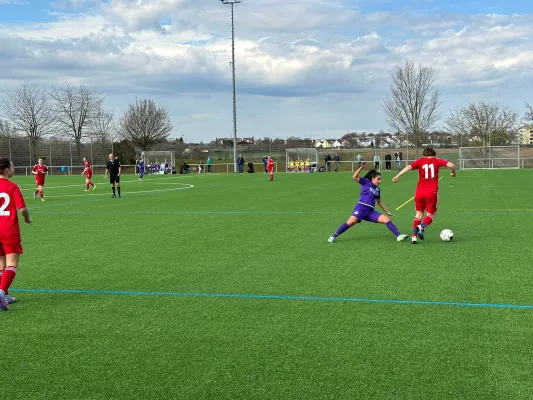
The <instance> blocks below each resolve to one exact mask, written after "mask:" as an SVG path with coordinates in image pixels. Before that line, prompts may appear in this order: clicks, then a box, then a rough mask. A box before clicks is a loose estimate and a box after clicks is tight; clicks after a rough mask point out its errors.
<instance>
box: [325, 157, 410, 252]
mask: <svg viewBox="0 0 533 400" xmlns="http://www.w3.org/2000/svg"><path fill="white" fill-rule="evenodd" d="M365 165H366V163H362V164H361V166H360V167H359V169H358V170H357V171H355V173H354V175H353V179H354V181H356V182H357V183H359V184H360V185H361V193H360V195H359V201H358V202H357V204H356V205H355V207H354V209H353V212H352V215H351V216H350V218H348V221H347V222H345V223H344V224H342V225H341V226H339V229H337V231H336V232H335V233H334V234H333V235H331V236H330V237H329V239H328V242H330V243H332V242H333V241H334V240H335V239H336V238H337V236H339V235H340V234H342V233H344V232H346V231H347V230H348V229H349V228H351V227H352V226H354V225H355V224H357V223H360V222H363V221H369V222H374V223H380V224H385V225H387V228H389V230H390V231H391V232H392V233H393V234H394V236H396V240H397V241H398V242H401V241H402V240H405V239H407V237H408V236H407V235H404V234H401V233H400V231H399V230H398V228H396V226H395V225H394V224H393V223H392V221H391V220H390V219H389V218H388V217H387V216H385V215H383V214H381V213H380V212H378V211H376V210H374V206H375V204H376V203H378V205H379V206H380V207H381V208H382V209H383V211H385V212H386V213H387V214H388V215H392V216H394V214H392V213H391V212H390V211H389V210H387V207H385V204H383V202H382V201H381V194H380V191H379V187H378V186H379V184H380V183H381V174H380V173H379V172H377V171H376V170H375V169H373V170H370V171H368V173H367V174H366V175H365V177H364V178H359V174H360V173H361V171H362V169H363V167H364V166H365Z"/></svg>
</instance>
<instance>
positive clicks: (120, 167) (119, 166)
mask: <svg viewBox="0 0 533 400" xmlns="http://www.w3.org/2000/svg"><path fill="white" fill-rule="evenodd" d="M121 171H122V166H121V165H120V161H119V162H118V176H120V172H121Z"/></svg>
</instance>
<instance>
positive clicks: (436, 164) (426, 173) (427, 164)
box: [411, 157, 448, 192]
mask: <svg viewBox="0 0 533 400" xmlns="http://www.w3.org/2000/svg"><path fill="white" fill-rule="evenodd" d="M446 164H448V161H446V160H443V159H442V158H436V157H422V158H419V159H418V160H416V161H415V162H413V163H412V164H411V168H413V169H417V170H418V184H417V185H416V191H417V192H436V191H438V190H439V168H440V167H445V166H446Z"/></svg>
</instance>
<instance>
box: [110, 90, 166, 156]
mask: <svg viewBox="0 0 533 400" xmlns="http://www.w3.org/2000/svg"><path fill="white" fill-rule="evenodd" d="M171 131H172V124H171V123H170V118H169V117H168V111H167V110H166V109H165V108H164V107H158V106H156V104H155V102H154V101H153V100H150V99H146V100H135V104H130V105H129V106H128V109H127V110H126V111H125V112H124V114H123V115H122V117H121V118H120V121H119V123H118V133H119V135H120V136H121V137H122V138H123V139H127V140H129V141H131V142H132V143H133V144H134V145H135V146H137V147H138V148H140V149H141V150H143V151H146V150H148V148H149V147H150V146H153V145H155V144H159V143H162V142H164V141H165V140H167V139H168V137H169V135H170V132H171Z"/></svg>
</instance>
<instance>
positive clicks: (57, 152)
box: [0, 137, 114, 173]
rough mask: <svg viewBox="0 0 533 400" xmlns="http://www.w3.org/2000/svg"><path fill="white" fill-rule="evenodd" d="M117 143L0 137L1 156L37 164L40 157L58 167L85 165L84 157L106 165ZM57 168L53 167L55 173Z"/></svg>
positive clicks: (21, 164) (23, 162)
mask: <svg viewBox="0 0 533 400" xmlns="http://www.w3.org/2000/svg"><path fill="white" fill-rule="evenodd" d="M113 147H114V145H113V143H112V142H111V141H109V142H107V143H99V142H94V141H92V140H89V142H83V143H81V144H80V147H79V149H78V146H77V145H76V144H75V143H72V142H69V141H65V140H62V139H57V138H46V139H40V140H38V141H35V142H32V141H31V140H30V139H29V138H20V137H15V138H5V139H0V155H1V156H7V157H9V158H10V159H11V161H12V162H13V164H15V166H19V167H21V166H33V165H35V164H36V163H37V160H38V159H39V158H44V159H45V160H46V162H45V164H47V165H50V166H56V167H53V168H54V169H56V168H62V167H69V168H70V169H71V170H72V169H73V168H74V166H75V165H83V157H87V159H88V160H89V161H90V162H91V165H96V164H105V162H106V160H107V159H108V155H109V153H112V152H113ZM54 172H57V171H54V170H52V171H51V173H54Z"/></svg>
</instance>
